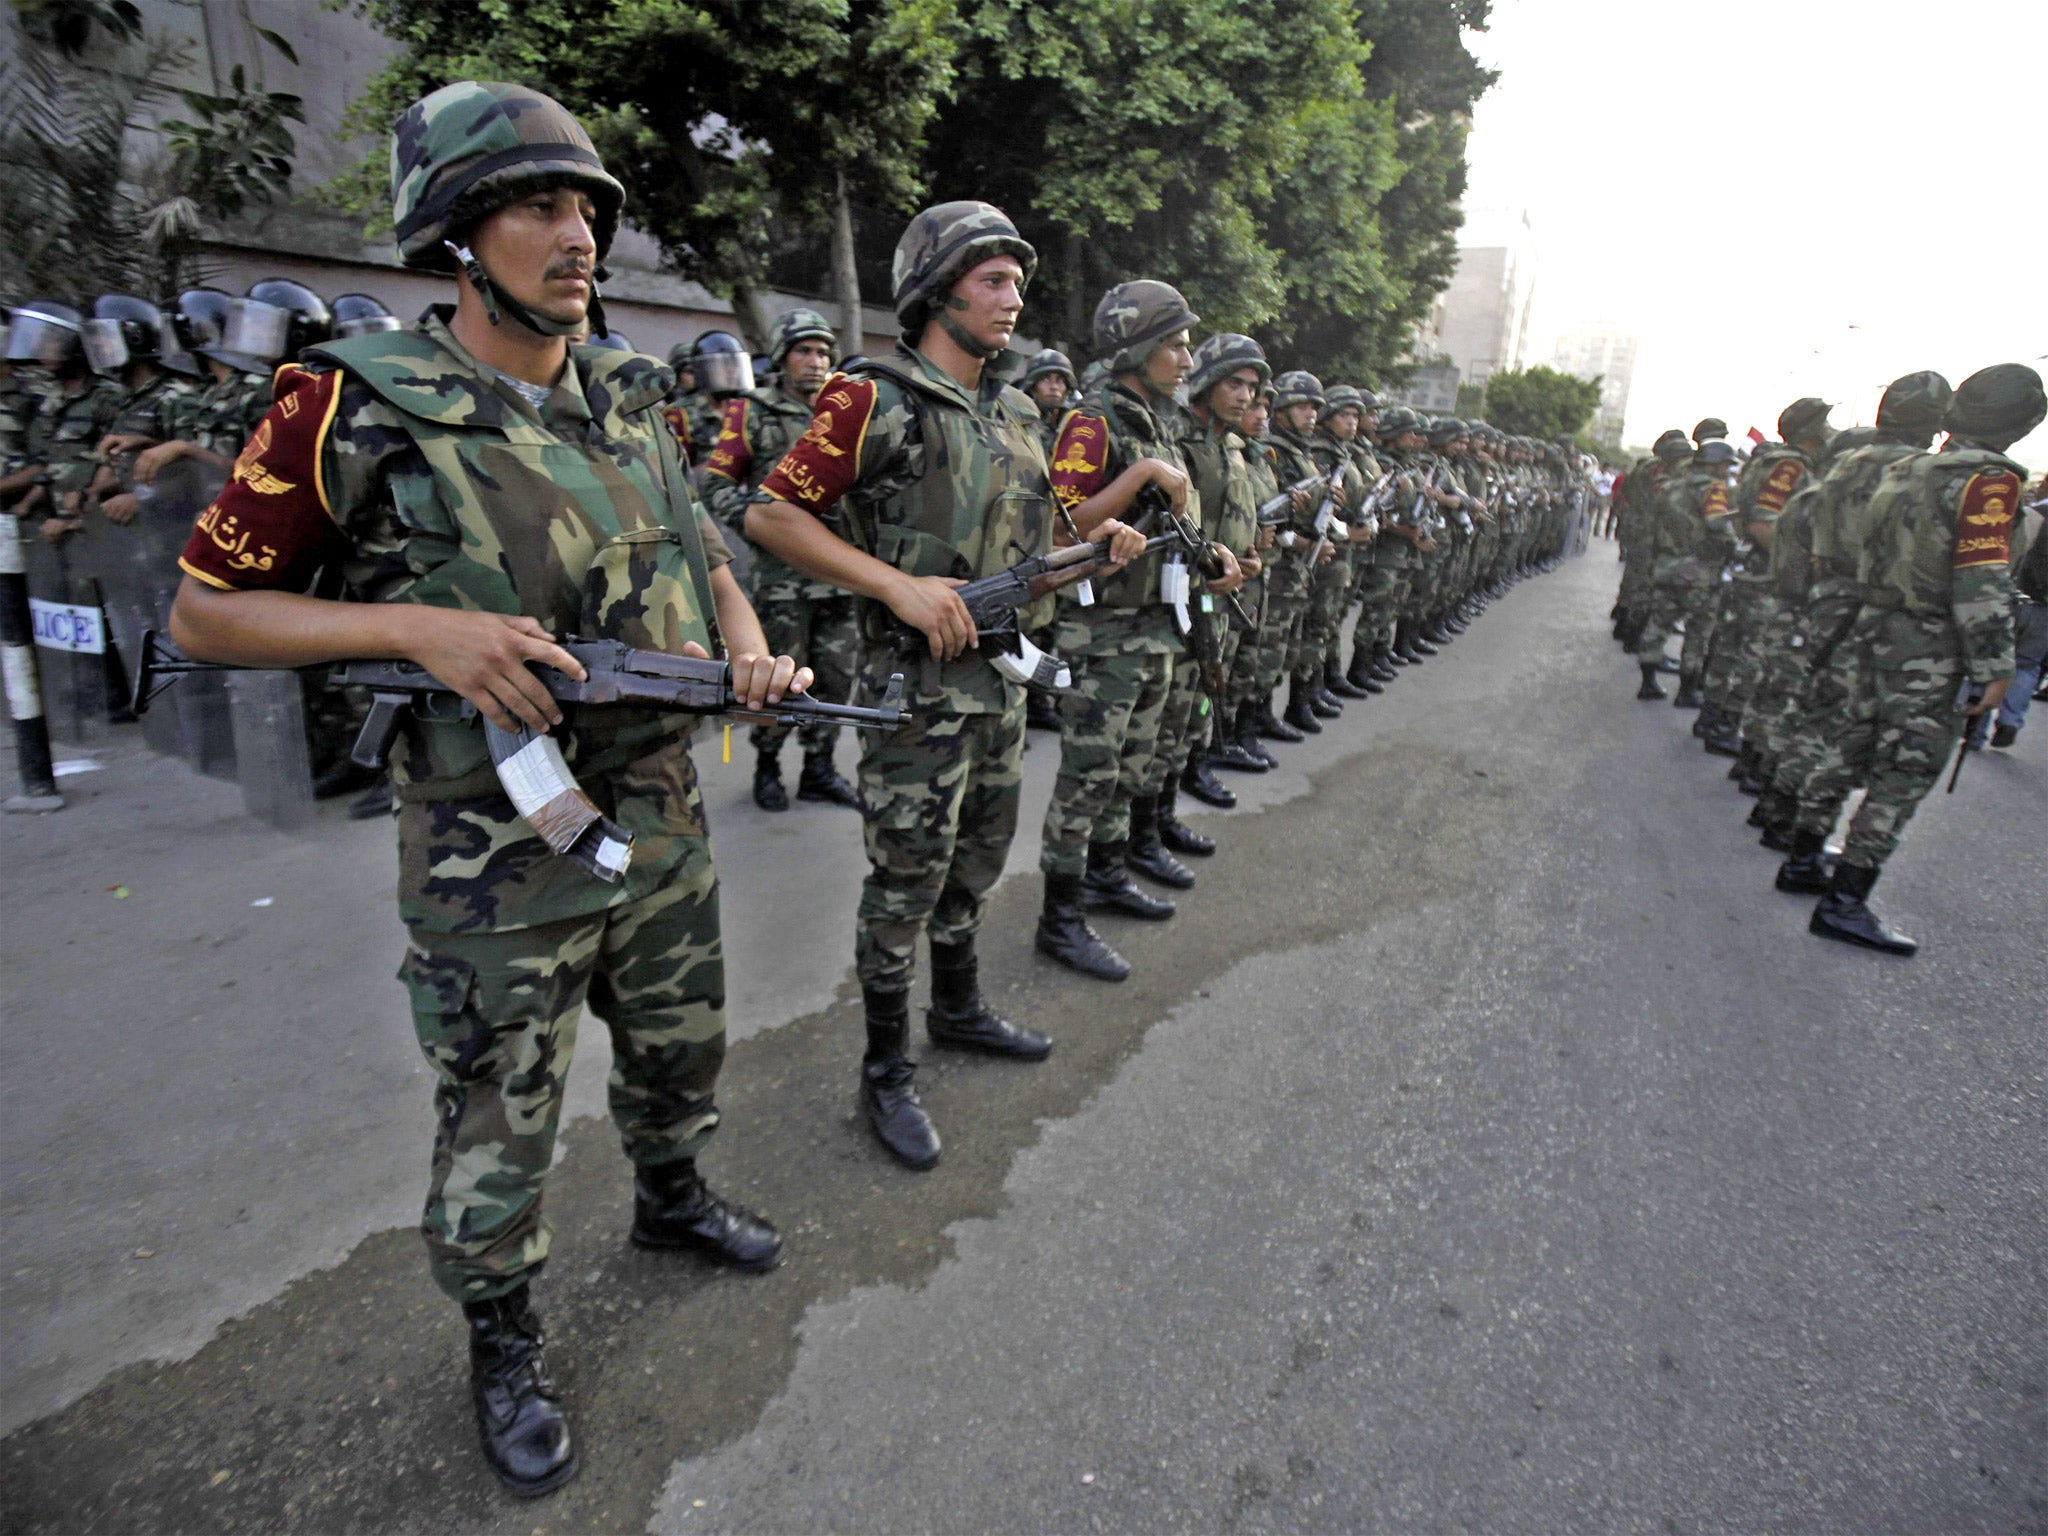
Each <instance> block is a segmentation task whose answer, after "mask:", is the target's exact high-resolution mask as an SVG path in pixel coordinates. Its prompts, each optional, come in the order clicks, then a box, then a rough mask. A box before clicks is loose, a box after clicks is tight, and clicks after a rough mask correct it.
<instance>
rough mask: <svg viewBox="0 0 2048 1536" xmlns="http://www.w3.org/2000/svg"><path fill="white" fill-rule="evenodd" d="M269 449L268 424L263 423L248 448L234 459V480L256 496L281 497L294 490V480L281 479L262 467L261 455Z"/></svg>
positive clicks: (296, 486) (296, 485)
mask: <svg viewBox="0 0 2048 1536" xmlns="http://www.w3.org/2000/svg"><path fill="white" fill-rule="evenodd" d="M269 447H270V423H269V422H268V421H265V422H263V423H262V424H261V425H259V426H258V427H257V428H256V435H255V436H254V437H252V438H250V439H249V445H248V447H246V448H244V449H243V450H242V452H241V454H240V456H239V457H237V458H236V460H235V474H234V478H235V479H236V480H238V481H240V482H241V483H242V484H243V485H246V486H248V487H249V489H250V490H252V491H254V492H255V493H256V494H257V495H258V496H282V495H283V494H284V493H285V492H286V491H290V490H296V489H297V488H298V482H297V481H296V480H286V479H283V478H282V477H280V476H278V475H273V474H272V473H271V472H270V471H269V470H267V469H265V468H264V467H263V455H264V453H265V452H266V451H267V450H268V449H269Z"/></svg>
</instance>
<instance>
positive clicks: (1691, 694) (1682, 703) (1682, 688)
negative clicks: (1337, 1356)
mask: <svg viewBox="0 0 2048 1536" xmlns="http://www.w3.org/2000/svg"><path fill="white" fill-rule="evenodd" d="M1706 702H1707V696H1706V695H1705V694H1704V693H1702V692H1700V679H1699V674H1698V673H1696V672H1694V673H1685V672H1681V673H1679V674H1678V697H1676V698H1675V699H1673V700H1672V701H1671V707H1672V708H1673V709H1701V708H1704V707H1705V705H1706Z"/></svg>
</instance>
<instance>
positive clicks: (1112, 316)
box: [1095, 277, 1201, 373]
mask: <svg viewBox="0 0 2048 1536" xmlns="http://www.w3.org/2000/svg"><path fill="white" fill-rule="evenodd" d="M1199 319H1201V316H1199V315H1197V314H1196V313H1195V312H1194V311H1193V310H1192V309H1190V308H1188V301H1187V300H1186V299H1184V298H1182V297H1181V295H1180V290H1179V289H1178V288H1176V287H1174V286H1173V284H1171V283H1161V282H1156V281H1154V280H1153V279H1151V278H1149V277H1141V278H1138V279H1136V280H1135V281H1133V282H1128V283H1118V284H1117V285H1116V286H1115V287H1114V288H1112V289H1110V290H1109V292H1107V293H1105V294H1104V295H1103V296H1102V302H1101V303H1099V304H1097V305H1096V306H1095V350H1096V352H1097V353H1099V354H1100V355H1101V356H1103V357H1106V358H1108V359H1109V371H1110V372H1111V373H1126V372H1129V371H1130V370H1131V369H1134V368H1142V367H1144V366H1145V360H1146V359H1147V358H1149V357H1150V356H1151V355H1152V354H1153V352H1154V351H1155V350H1157V348H1158V345H1159V343H1160V342H1162V341H1164V340H1166V338H1167V337H1169V336H1171V335H1173V334H1174V333H1175V332H1176V331H1185V330H1187V329H1188V328H1190V327H1191V326H1193V325H1194V324H1195V323H1196V322H1197V321H1198V320H1199Z"/></svg>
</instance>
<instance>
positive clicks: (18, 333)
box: [7, 310, 78, 368]
mask: <svg viewBox="0 0 2048 1536" xmlns="http://www.w3.org/2000/svg"><path fill="white" fill-rule="evenodd" d="M77 348H78V328H77V327H76V326H71V325H66V324H64V323H63V322H62V321H61V320H51V319H47V318H46V317H44V316H42V315H38V314H35V313H33V312H31V311H26V310H23V311H17V312H16V314H15V316H14V319H13V322H12V323H11V324H9V326H8V327H7V361H8V362H10V363H41V364H42V365H43V366H44V367H45V368H55V367H57V366H58V365H59V364H60V363H62V362H63V361H64V359H65V358H67V357H70V356H71V355H72V354H73V353H74V352H75V351H76V350H77Z"/></svg>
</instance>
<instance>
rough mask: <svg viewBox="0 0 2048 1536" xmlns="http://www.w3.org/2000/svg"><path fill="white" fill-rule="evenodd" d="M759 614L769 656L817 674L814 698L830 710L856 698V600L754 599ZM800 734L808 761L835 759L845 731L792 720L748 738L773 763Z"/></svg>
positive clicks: (760, 728)
mask: <svg viewBox="0 0 2048 1536" xmlns="http://www.w3.org/2000/svg"><path fill="white" fill-rule="evenodd" d="M754 611H755V612H756V613H757V614H759V615H760V616H761V632H762V633H763V634H764V635H766V636H767V637H768V654H769V655H771V656H789V657H792V658H794V659H795V661H796V664H797V665H798V666H800V667H809V668H810V669H811V670H812V671H813V672H815V673H816V674H817V680H816V681H815V682H813V683H812V684H811V697H812V698H815V699H823V700H825V701H826V702H827V703H830V704H844V703H846V702H847V701H848V700H849V699H851V698H852V697H853V685H854V678H855V677H856V676H857V675H858V672H859V669H860V624H859V621H858V619H857V618H856V617H855V614H854V597H853V594H851V593H841V594H839V595H837V596H834V597H805V596H803V595H802V593H801V592H777V591H773V590H770V591H766V592H762V593H761V594H759V595H757V596H756V597H755V599H754ZM791 731H795V732H796V734H797V739H798V740H800V741H801V742H802V743H803V749H804V756H805V757H819V756H822V757H830V756H831V755H832V748H833V746H834V744H835V743H837V742H838V740H839V727H838V726H836V725H832V724H830V723H829V722H824V721H818V720H806V721H805V722H804V723H803V724H802V725H792V724H790V723H789V722H788V721H786V720H778V721H776V722H775V723H773V724H763V725H757V726H755V727H754V728H753V729H752V730H751V731H749V732H748V733H747V735H748V739H749V740H750V741H752V742H753V744H754V750H755V751H757V752H760V753H763V754H764V755H766V756H769V757H773V756H775V754H776V753H778V752H780V751H781V750H782V744H783V743H784V742H785V741H787V740H788V739H789V733H790V732H791Z"/></svg>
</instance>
